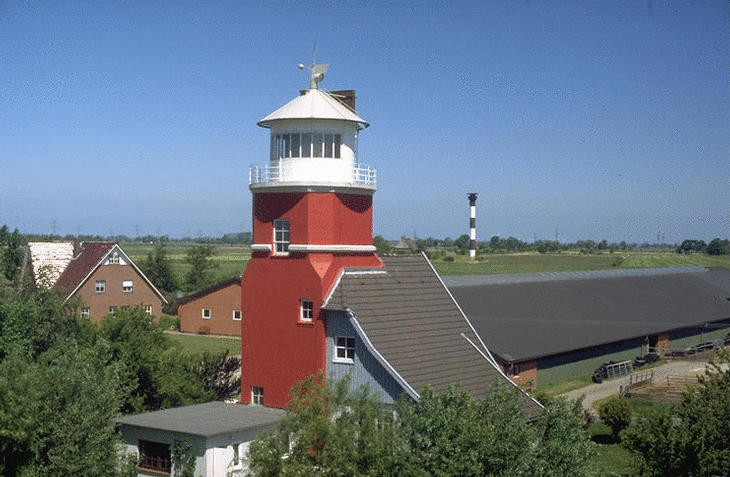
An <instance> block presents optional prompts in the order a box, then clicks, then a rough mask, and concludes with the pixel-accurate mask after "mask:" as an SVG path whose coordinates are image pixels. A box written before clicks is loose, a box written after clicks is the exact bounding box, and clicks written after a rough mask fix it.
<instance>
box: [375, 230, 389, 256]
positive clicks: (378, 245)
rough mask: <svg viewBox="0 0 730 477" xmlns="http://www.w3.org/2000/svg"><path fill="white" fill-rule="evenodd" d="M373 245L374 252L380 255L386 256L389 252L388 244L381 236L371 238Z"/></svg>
mask: <svg viewBox="0 0 730 477" xmlns="http://www.w3.org/2000/svg"><path fill="white" fill-rule="evenodd" d="M373 245H375V250H376V251H377V252H378V254H380V255H386V254H389V253H390V252H391V248H390V244H389V243H388V241H387V240H385V239H384V238H383V237H382V236H381V235H376V236H375V237H373Z"/></svg>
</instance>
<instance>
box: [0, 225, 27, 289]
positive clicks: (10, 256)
mask: <svg viewBox="0 0 730 477" xmlns="http://www.w3.org/2000/svg"><path fill="white" fill-rule="evenodd" d="M3 227H4V226H3ZM4 235H5V240H4V243H3V242H0V246H2V245H5V247H4V248H3V250H2V257H1V258H2V264H1V265H2V273H3V275H5V278H6V279H7V280H9V281H13V280H15V278H16V277H17V276H18V272H19V271H20V266H21V265H22V262H23V249H22V246H23V237H22V236H21V235H20V232H18V229H15V230H13V233H11V234H7V231H6V233H5V234H4Z"/></svg>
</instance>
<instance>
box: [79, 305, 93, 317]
mask: <svg viewBox="0 0 730 477" xmlns="http://www.w3.org/2000/svg"><path fill="white" fill-rule="evenodd" d="M81 316H91V308H89V307H88V306H82V307H81Z"/></svg>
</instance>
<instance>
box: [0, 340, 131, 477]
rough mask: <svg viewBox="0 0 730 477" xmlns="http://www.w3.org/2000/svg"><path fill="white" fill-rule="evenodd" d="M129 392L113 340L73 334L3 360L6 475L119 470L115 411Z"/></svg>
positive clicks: (2, 463) (1, 449) (0, 395)
mask: <svg viewBox="0 0 730 477" xmlns="http://www.w3.org/2000/svg"><path fill="white" fill-rule="evenodd" d="M123 395H124V383H123V381H122V374H121V369H120V366H119V365H118V364H117V363H114V362H113V361H112V360H111V359H110V357H109V349H108V344H107V343H105V342H103V341H100V342H98V343H96V344H95V345H93V346H82V345H80V344H78V343H76V342H74V341H73V340H67V341H65V342H64V343H63V345H59V346H55V347H54V348H53V349H51V350H49V351H46V352H44V353H42V354H41V355H39V356H38V358H37V359H36V360H32V359H31V360H29V359H28V356H27V355H24V354H21V353H19V352H18V350H14V351H13V352H11V354H10V355H8V356H6V357H5V359H4V360H3V361H2V362H1V363H0V403H2V406H0V429H1V430H0V436H2V438H0V473H2V475H11V476H12V475H49V476H66V475H75V476H90V477H91V476H98V475H112V476H113V475H115V474H116V469H117V467H118V457H117V448H118V446H119V438H118V435H117V433H116V431H115V425H114V422H113V421H112V418H113V417H114V416H116V415H117V413H118V411H119V408H120V406H121V402H122V396H123Z"/></svg>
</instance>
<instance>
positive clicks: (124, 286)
mask: <svg viewBox="0 0 730 477" xmlns="http://www.w3.org/2000/svg"><path fill="white" fill-rule="evenodd" d="M21 275H22V277H23V279H24V280H29V281H32V282H33V283H35V284H36V285H38V286H42V287H48V288H50V287H55V288H56V289H57V290H58V291H59V292H60V293H61V294H62V295H63V296H64V298H65V299H66V300H69V299H71V298H73V297H78V298H79V300H80V301H81V308H80V310H79V313H80V314H81V315H82V316H88V317H90V318H91V319H92V320H93V321H97V322H98V321H99V320H101V317H103V316H104V315H106V314H108V313H110V312H112V311H114V310H115V309H117V308H126V307H132V306H141V307H142V308H144V310H145V311H146V312H147V313H148V314H150V315H152V316H160V315H161V314H162V304H163V303H166V300H165V297H164V296H162V294H161V293H160V292H159V291H158V290H157V288H155V286H154V285H153V284H152V282H150V281H149V280H148V279H147V277H146V276H145V275H144V273H142V271H141V270H140V269H139V268H138V267H137V265H135V264H134V262H133V261H132V259H130V258H129V257H128V256H127V254H126V253H124V251H123V250H122V248H121V247H120V246H119V245H117V244H116V243H113V242H81V243H76V244H75V243H73V242H30V243H28V244H27V245H26V249H25V257H24V260H23V270H22V272H21Z"/></svg>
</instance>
